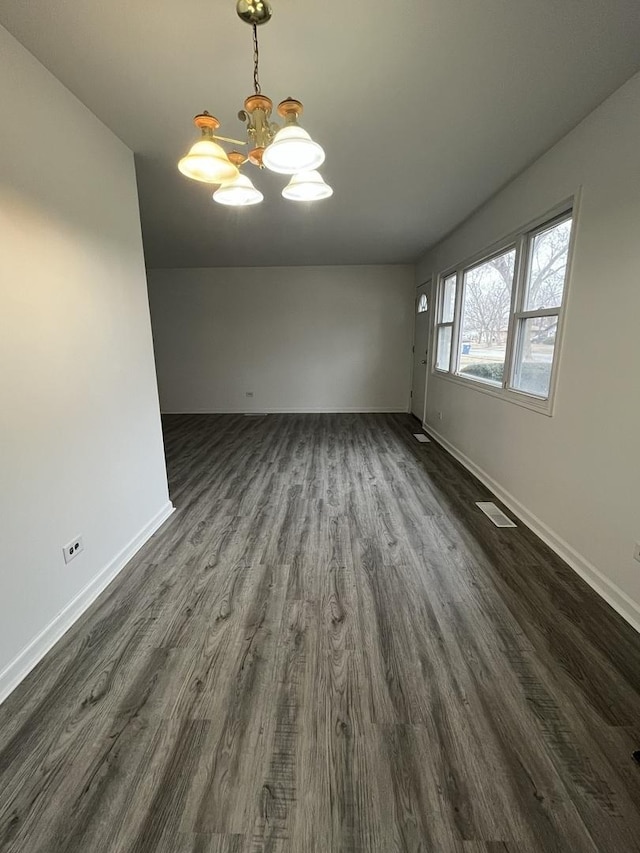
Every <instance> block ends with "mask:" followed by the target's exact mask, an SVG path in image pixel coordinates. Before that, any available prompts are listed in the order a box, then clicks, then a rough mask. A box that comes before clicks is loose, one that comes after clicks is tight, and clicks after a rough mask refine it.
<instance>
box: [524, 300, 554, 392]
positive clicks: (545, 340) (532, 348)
mask: <svg viewBox="0 0 640 853" xmlns="http://www.w3.org/2000/svg"><path fill="white" fill-rule="evenodd" d="M557 331H558V317H557V316H553V317H528V318H527V319H526V320H520V323H519V327H518V343H517V348H516V369H515V372H514V377H513V387H514V388H515V389H516V390H518V391H524V392H525V393H526V394H535V395H536V396H537V397H548V396H549V386H550V384H551V368H552V366H553V353H554V351H555V346H556V333H557Z"/></svg>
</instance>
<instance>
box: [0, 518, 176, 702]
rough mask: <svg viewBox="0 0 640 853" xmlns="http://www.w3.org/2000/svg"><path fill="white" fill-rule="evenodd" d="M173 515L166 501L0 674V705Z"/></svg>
mask: <svg viewBox="0 0 640 853" xmlns="http://www.w3.org/2000/svg"><path fill="white" fill-rule="evenodd" d="M173 512H175V507H174V506H173V504H172V503H171V502H170V501H168V502H167V503H166V504H165V505H164V506H163V507H162V509H161V510H160V511H159V512H158V513H156V515H155V516H154V517H153V518H152V519H151V520H150V521H149V522H148V523H147V524H145V526H144V527H143V528H142V530H140V531H139V533H137V534H136V535H135V536H134V537H133V539H132V540H131V541H130V542H129V543H128V544H127V545H125V547H124V548H123V549H122V550H121V551H120V552H119V553H118V554H116V556H115V557H114V558H113V560H111V562H110V563H108V564H107V565H106V566H105V567H104V569H102V571H101V572H99V574H97V575H96V576H95V577H94V578H93V579H92V580H91V581H90V582H89V583H88V584H87V585H86V586H85V587H84V589H82V590H80V592H79V593H78V594H77V595H76V596H75V597H74V598H72V599H71V601H70V602H69V603H68V604H67V605H66V606H65V607H64V608H63V609H62V610H61V611H60V613H58V615H57V616H55V617H54V618H53V619H52V620H51V622H49V624H48V625H47V626H46V627H45V628H43V630H42V631H40V633H39V634H37V635H36V636H35V637H34V638H33V640H31V642H30V643H29V644H28V645H27V646H25V648H24V649H22V651H21V652H19V653H18V655H17V656H16V657H15V658H14V659H13V660H12V661H11V663H9V665H8V666H6V667H5V669H4V670H3V671H2V672H0V703H2V702H4V700H5V699H6V698H7V696H8V695H9V694H10V693H12V692H13V691H14V690H15V689H16V687H17V686H18V685H19V684H20V682H21V681H22V680H23V679H24V678H26V676H27V675H28V674H29V673H30V672H31V670H32V669H33V668H34V667H35V666H36V665H37V664H38V663H39V662H40V661H41V660H42V658H43V657H44V656H45V655H46V654H47V652H48V651H49V650H50V649H51V648H53V646H54V645H55V644H56V643H57V642H58V640H59V639H60V638H61V637H62V635H63V634H65V633H66V632H67V631H68V630H69V628H71V626H72V625H73V624H74V622H76V621H77V620H78V619H79V618H80V616H82V614H83V613H84V612H85V610H86V609H87V608H88V607H90V606H91V604H93V602H94V601H95V600H96V598H97V597H98V596H99V595H100V593H101V592H102V591H103V590H104V589H106V587H107V586H108V585H109V584H110V583H111V581H112V580H113V579H114V578H115V577H116V576H117V575H118V574H119V573H120V572H121V571H122V569H123V568H124V567H125V566H126V565H127V563H128V562H129V561H130V560H131V559H132V557H134V555H135V554H136V553H137V552H138V551H139V550H140V548H142V546H143V545H144V544H145V543H146V542H148V540H149V539H150V538H151V537H152V536H153V534H154V533H155V532H156V531H157V530H158V528H160V527H161V525H162V524H164V522H165V521H166V520H167V519H168V518H169V516H170V515H172V513H173Z"/></svg>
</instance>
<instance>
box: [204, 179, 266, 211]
mask: <svg viewBox="0 0 640 853" xmlns="http://www.w3.org/2000/svg"><path fill="white" fill-rule="evenodd" d="M263 198H264V196H263V195H262V193H261V192H260V190H257V189H256V188H255V187H254V185H253V184H252V183H251V181H250V180H249V178H247V176H246V175H241V174H238V177H237V178H234V179H233V180H232V181H227V182H226V183H224V184H222V186H221V187H219V188H218V189H217V190H216V191H215V192H214V194H213V200H214V201H217V202H218V204H228V205H229V206H230V207H247V206H248V205H250V204H260V202H261V201H262V199H263Z"/></svg>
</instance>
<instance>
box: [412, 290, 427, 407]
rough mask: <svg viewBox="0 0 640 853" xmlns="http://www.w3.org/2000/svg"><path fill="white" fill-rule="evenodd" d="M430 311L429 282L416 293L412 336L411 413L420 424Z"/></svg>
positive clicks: (425, 389)
mask: <svg viewBox="0 0 640 853" xmlns="http://www.w3.org/2000/svg"><path fill="white" fill-rule="evenodd" d="M430 311H431V282H430V281H428V282H426V283H425V284H421V285H420V287H419V288H418V289H417V291H416V324H415V332H414V336H413V384H412V388H411V411H412V412H413V414H414V415H415V416H416V417H417V418H418V420H419V421H420V423H423V421H424V401H425V395H426V391H427V367H428V361H429V358H428V355H427V350H428V348H429V317H430Z"/></svg>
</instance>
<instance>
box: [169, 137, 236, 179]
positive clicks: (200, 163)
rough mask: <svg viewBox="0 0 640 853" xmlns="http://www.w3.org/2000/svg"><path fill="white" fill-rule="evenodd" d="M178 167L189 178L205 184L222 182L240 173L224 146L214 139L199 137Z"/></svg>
mask: <svg viewBox="0 0 640 853" xmlns="http://www.w3.org/2000/svg"><path fill="white" fill-rule="evenodd" d="M178 169H180V171H181V172H182V174H183V175H186V176H187V178H193V180H194V181H203V182H204V183H205V184H221V183H223V182H224V181H230V180H232V179H233V178H237V177H238V174H239V172H238V170H237V168H236V167H235V166H234V165H233V163H232V162H231V161H230V160H229V158H228V157H227V155H226V152H225V150H224V148H222V146H220V145H218V143H217V142H214V141H213V139H199V140H198V141H197V142H196V143H195V145H192V146H191V150H190V151H189V153H188V154H187V156H186V157H183V158H182V160H180V162H179V163H178Z"/></svg>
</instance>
